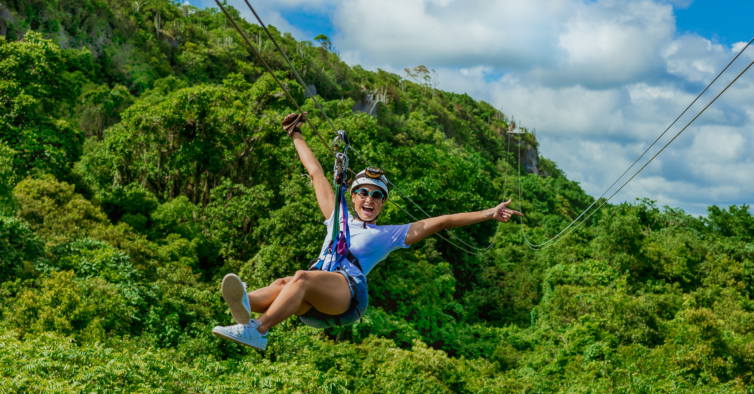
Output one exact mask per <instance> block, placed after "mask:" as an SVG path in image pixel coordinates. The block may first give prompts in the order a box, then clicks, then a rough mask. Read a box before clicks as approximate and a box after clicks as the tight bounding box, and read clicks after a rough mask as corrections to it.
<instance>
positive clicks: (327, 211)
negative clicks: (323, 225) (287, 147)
mask: <svg viewBox="0 0 754 394" xmlns="http://www.w3.org/2000/svg"><path fill="white" fill-rule="evenodd" d="M291 138H292V139H293V145H294V146H295V147H296V151H297V152H298V157H299V158H300V159H301V163H303V164H304V167H305V168H306V171H307V172H309V177H311V179H312V183H313V184H314V193H315V194H316V195H317V202H318V203H319V209H320V210H322V214H323V215H325V218H326V219H329V218H330V215H332V212H333V208H335V193H333V191H332V187H331V186H330V182H328V181H327V177H326V176H325V171H324V170H323V169H322V165H320V164H319V161H318V160H317V158H316V157H314V153H312V151H311V149H309V145H307V144H306V141H304V137H303V136H302V135H301V133H293V134H292V135H291Z"/></svg>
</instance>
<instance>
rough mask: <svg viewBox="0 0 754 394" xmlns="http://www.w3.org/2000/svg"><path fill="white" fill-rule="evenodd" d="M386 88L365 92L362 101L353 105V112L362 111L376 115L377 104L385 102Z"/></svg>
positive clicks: (386, 100)
mask: <svg viewBox="0 0 754 394" xmlns="http://www.w3.org/2000/svg"><path fill="white" fill-rule="evenodd" d="M387 102H388V99H387V89H383V90H381V89H375V90H374V91H373V92H369V91H367V92H366V95H365V96H364V100H363V101H359V102H357V103H356V104H354V105H353V108H352V110H353V112H364V113H366V114H367V115H370V116H373V117H377V105H378V104H379V103H386V104H387Z"/></svg>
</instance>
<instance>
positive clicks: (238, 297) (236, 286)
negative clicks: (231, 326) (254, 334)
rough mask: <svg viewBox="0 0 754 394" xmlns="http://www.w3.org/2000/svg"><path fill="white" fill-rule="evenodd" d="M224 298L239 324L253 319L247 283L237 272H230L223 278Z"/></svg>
mask: <svg viewBox="0 0 754 394" xmlns="http://www.w3.org/2000/svg"><path fill="white" fill-rule="evenodd" d="M222 292H223V298H224V299H225V303H226V304H228V307H230V314H231V315H233V320H235V321H236V323H238V324H246V323H248V322H249V319H251V307H250V306H249V295H248V294H247V293H246V283H244V282H241V279H240V278H239V277H238V276H237V275H236V274H228V275H225V277H224V278H223V285H222Z"/></svg>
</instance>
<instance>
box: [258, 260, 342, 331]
mask: <svg viewBox="0 0 754 394" xmlns="http://www.w3.org/2000/svg"><path fill="white" fill-rule="evenodd" d="M350 302H351V290H350V288H349V286H348V280H347V279H346V278H345V277H344V276H343V275H341V274H339V273H335V272H327V271H297V272H296V275H294V276H293V278H291V279H290V280H288V281H287V283H286V284H285V286H283V289H282V290H281V291H280V292H279V293H278V295H277V297H276V298H275V300H274V301H273V302H272V304H271V305H270V306H269V307H268V308H267V311H266V312H265V313H264V315H262V316H261V317H259V319H258V320H260V321H261V322H262V324H261V325H260V326H259V327H258V328H257V331H259V332H260V333H261V334H264V333H265V332H267V330H269V329H270V328H272V327H274V326H276V325H277V324H278V323H280V322H282V321H283V320H285V319H287V318H288V317H290V316H291V315H293V314H296V313H297V312H300V311H301V310H303V309H306V310H308V309H309V307H314V308H316V309H317V310H318V311H320V312H322V313H326V314H328V315H339V314H341V313H343V312H345V311H346V310H347V309H348V304H349V303H350ZM304 303H308V304H310V306H309V305H304Z"/></svg>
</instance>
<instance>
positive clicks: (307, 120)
mask: <svg viewBox="0 0 754 394" xmlns="http://www.w3.org/2000/svg"><path fill="white" fill-rule="evenodd" d="M215 3H217V5H218V6H219V7H220V9H221V10H222V11H223V13H224V14H225V16H226V17H227V18H228V20H229V21H230V23H231V24H233V27H235V28H236V31H238V34H240V35H241V37H242V38H243V39H244V41H246V45H248V46H249V48H251V50H252V51H253V52H254V54H255V55H257V57H258V58H259V60H260V61H261V62H262V64H263V65H264V68H266V69H267V71H268V72H269V73H270V75H272V78H274V79H275V82H277V83H278V85H279V86H280V89H283V92H284V93H285V95H286V96H288V98H289V99H290V100H291V102H292V103H293V105H294V106H296V109H297V110H298V111H299V112H300V113H301V114H303V113H304V111H303V110H301V107H299V106H298V103H296V100H294V99H293V97H291V94H290V93H288V89H286V88H285V86H283V83H282V82H280V80H279V79H278V77H277V76H276V75H275V73H274V72H272V69H271V68H270V66H269V65H268V64H267V62H266V61H265V60H264V58H262V55H261V54H259V52H258V51H257V49H256V48H254V46H253V45H251V43H250V42H249V39H248V38H247V37H246V34H244V32H243V31H241V29H240V28H239V27H238V25H237V24H236V22H235V21H234V20H233V18H231V17H230V14H228V11H226V10H225V7H223V5H222V4H221V3H220V0H215ZM247 4H248V3H247ZM265 30H267V28H266V27H265ZM268 34H269V32H268ZM275 45H276V46H277V43H276V44H275ZM281 53H282V52H281ZM307 91H308V90H307ZM325 117H327V115H325ZM304 118H306V122H307V123H309V126H310V127H311V128H312V130H314V132H315V133H317V136H319V139H320V140H322V143H323V144H324V145H325V147H326V148H327V150H329V151H330V154H331V155H333V156H335V152H333V150H332V148H330V146H329V145H327V142H325V139H324V138H323V137H322V134H320V133H319V131H317V128H316V127H314V125H313V124H312V122H311V120H309V117H308V116H304ZM328 121H329V119H328ZM331 124H332V123H331Z"/></svg>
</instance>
